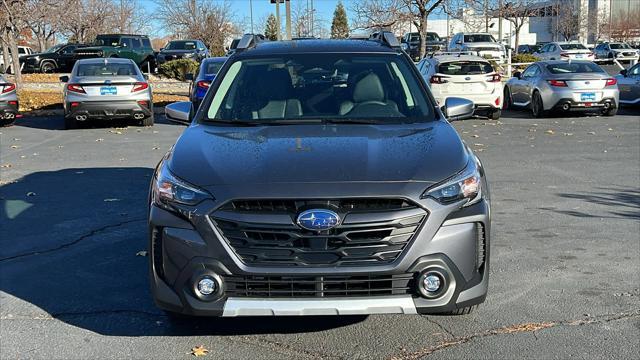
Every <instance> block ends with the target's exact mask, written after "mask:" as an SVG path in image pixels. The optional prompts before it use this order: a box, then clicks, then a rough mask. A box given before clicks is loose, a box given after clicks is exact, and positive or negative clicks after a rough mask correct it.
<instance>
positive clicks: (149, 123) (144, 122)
mask: <svg viewBox="0 0 640 360" xmlns="http://www.w3.org/2000/svg"><path fill="white" fill-rule="evenodd" d="M154 122H155V119H154V116H153V113H151V115H149V116H147V117H146V118H144V119H142V120H141V121H140V124H141V125H142V126H153V123H154Z"/></svg>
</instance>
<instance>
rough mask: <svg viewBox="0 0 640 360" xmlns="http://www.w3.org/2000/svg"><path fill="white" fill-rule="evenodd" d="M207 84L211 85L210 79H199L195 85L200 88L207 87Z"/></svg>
mask: <svg viewBox="0 0 640 360" xmlns="http://www.w3.org/2000/svg"><path fill="white" fill-rule="evenodd" d="M209 85H211V81H206V80H200V81H198V82H197V83H196V86H198V87H199V88H202V89H208V88H209Z"/></svg>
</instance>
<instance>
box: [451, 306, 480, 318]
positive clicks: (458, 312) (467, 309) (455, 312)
mask: <svg viewBox="0 0 640 360" xmlns="http://www.w3.org/2000/svg"><path fill="white" fill-rule="evenodd" d="M477 307H478V305H472V306H467V307H463V308H460V309H455V310H453V311H449V312H447V313H445V315H453V316H460V315H468V314H471V313H472V312H473V311H474V310H475V309H476V308H477Z"/></svg>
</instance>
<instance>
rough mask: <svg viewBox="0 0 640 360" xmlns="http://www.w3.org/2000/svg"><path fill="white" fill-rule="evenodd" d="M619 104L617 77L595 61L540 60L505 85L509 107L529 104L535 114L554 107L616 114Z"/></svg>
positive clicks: (517, 73) (506, 106)
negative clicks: (612, 75) (613, 76)
mask: <svg viewBox="0 0 640 360" xmlns="http://www.w3.org/2000/svg"><path fill="white" fill-rule="evenodd" d="M618 104H619V91H618V86H617V80H616V79H615V78H612V77H611V76H610V75H609V74H607V72H606V71H604V70H603V69H602V68H601V67H600V66H598V65H597V64H595V63H593V62H591V61H562V60H556V61H539V62H536V63H533V64H531V65H529V67H527V68H526V69H525V70H524V72H522V73H520V72H516V73H514V76H513V77H512V78H511V79H509V81H507V84H506V85H505V87H504V106H505V108H509V107H514V106H519V107H529V108H530V109H531V112H532V113H533V116H535V117H543V116H545V115H546V114H547V113H548V112H549V111H551V110H559V111H598V112H601V113H602V114H603V115H606V116H613V115H615V114H616V112H617V110H618Z"/></svg>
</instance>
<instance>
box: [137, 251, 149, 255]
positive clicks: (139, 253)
mask: <svg viewBox="0 0 640 360" xmlns="http://www.w3.org/2000/svg"><path fill="white" fill-rule="evenodd" d="M136 256H147V252H146V251H144V250H143V251H138V252H137V253H136Z"/></svg>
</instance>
